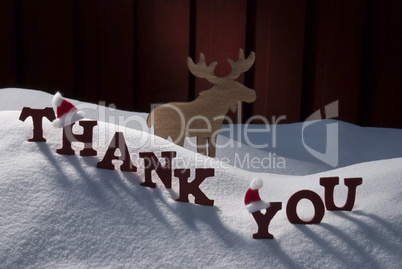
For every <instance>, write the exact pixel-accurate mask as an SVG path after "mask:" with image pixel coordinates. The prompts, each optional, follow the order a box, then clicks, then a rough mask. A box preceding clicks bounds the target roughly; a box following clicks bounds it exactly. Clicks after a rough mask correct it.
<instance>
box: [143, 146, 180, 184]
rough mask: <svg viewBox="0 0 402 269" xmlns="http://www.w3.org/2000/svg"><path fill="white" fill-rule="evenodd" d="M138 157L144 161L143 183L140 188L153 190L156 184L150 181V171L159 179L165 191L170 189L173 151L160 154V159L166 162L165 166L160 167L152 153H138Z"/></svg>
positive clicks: (174, 155)
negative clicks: (153, 171)
mask: <svg viewBox="0 0 402 269" xmlns="http://www.w3.org/2000/svg"><path fill="white" fill-rule="evenodd" d="M139 155H140V157H141V158H143V159H144V167H145V172H144V173H145V181H144V182H143V183H141V186H145V187H150V188H155V187H156V184H155V183H154V182H153V181H152V170H155V172H156V174H157V175H158V176H159V178H160V179H161V181H162V183H163V185H165V187H166V188H167V189H170V188H172V159H173V158H175V157H176V152H175V151H164V152H162V153H161V155H162V158H164V159H165V160H166V163H165V165H162V164H161V163H160V162H159V160H158V158H157V157H156V156H155V154H154V153H153V152H140V154H139Z"/></svg>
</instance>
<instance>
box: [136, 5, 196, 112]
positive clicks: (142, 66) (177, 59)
mask: <svg viewBox="0 0 402 269" xmlns="http://www.w3.org/2000/svg"><path fill="white" fill-rule="evenodd" d="M136 8H137V11H136V31H137V33H136V35H137V38H136V40H137V47H136V49H137V53H136V59H135V60H136V64H137V81H136V86H137V89H136V91H137V102H138V110H139V111H150V104H152V103H163V102H170V101H187V100H188V69H187V57H188V54H189V44H190V42H189V35H190V29H189V23H190V2H189V1H188V0H175V1H164V0H140V1H137V2H136Z"/></svg>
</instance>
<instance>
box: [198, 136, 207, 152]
mask: <svg viewBox="0 0 402 269" xmlns="http://www.w3.org/2000/svg"><path fill="white" fill-rule="evenodd" d="M206 143H207V138H206V137H199V136H197V152H198V153H200V154H203V155H207V146H206Z"/></svg>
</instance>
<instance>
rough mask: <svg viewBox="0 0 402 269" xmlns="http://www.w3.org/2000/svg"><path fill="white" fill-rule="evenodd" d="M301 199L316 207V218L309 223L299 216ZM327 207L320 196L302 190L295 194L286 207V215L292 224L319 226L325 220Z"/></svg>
mask: <svg viewBox="0 0 402 269" xmlns="http://www.w3.org/2000/svg"><path fill="white" fill-rule="evenodd" d="M301 199H308V200H310V201H311V202H312V203H313V206H314V211H315V213H314V217H313V218H312V219H311V220H309V221H304V220H302V219H300V218H299V216H298V215H297V211H296V207H297V204H298V203H299V202H300V200H301ZM324 214H325V207H324V202H323V201H322V200H321V198H320V196H319V195H318V194H317V193H315V192H313V191H310V190H301V191H298V192H296V193H295V194H293V195H292V196H291V197H290V198H289V201H288V204H287V205H286V215H287V216H288V220H289V222H290V223H294V224H318V223H320V222H321V220H322V219H323V218H324Z"/></svg>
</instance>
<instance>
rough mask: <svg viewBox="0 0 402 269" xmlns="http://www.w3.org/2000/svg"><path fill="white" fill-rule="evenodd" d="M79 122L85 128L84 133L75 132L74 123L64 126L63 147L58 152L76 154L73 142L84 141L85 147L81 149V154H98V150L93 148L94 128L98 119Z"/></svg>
mask: <svg viewBox="0 0 402 269" xmlns="http://www.w3.org/2000/svg"><path fill="white" fill-rule="evenodd" d="M78 124H79V125H80V126H82V127H83V128H84V131H83V133H82V134H80V135H77V134H73V125H74V123H73V124H70V125H67V126H65V127H63V147H62V148H61V149H57V150H56V152H57V153H59V154H64V155H74V150H73V149H72V148H71V143H72V142H82V143H84V149H83V150H81V151H80V156H96V150H94V149H93V148H92V134H93V128H94V127H95V126H96V125H97V124H98V122H97V121H95V120H91V121H79V122H78Z"/></svg>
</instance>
